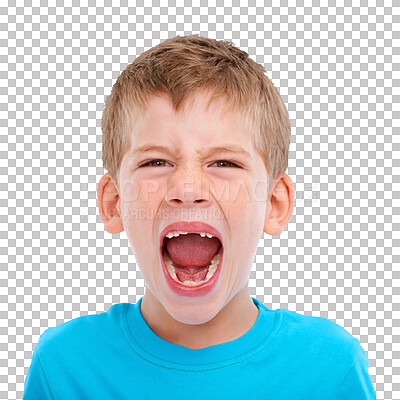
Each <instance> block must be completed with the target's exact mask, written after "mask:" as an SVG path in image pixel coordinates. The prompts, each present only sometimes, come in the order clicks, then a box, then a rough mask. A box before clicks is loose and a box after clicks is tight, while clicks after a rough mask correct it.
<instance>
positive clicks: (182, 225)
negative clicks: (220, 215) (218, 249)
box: [160, 221, 223, 249]
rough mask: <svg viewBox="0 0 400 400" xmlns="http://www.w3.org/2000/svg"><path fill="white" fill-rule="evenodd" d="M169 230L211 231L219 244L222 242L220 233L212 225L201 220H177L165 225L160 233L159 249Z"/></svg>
mask: <svg viewBox="0 0 400 400" xmlns="http://www.w3.org/2000/svg"><path fill="white" fill-rule="evenodd" d="M171 231H184V232H188V233H201V232H205V233H211V235H213V236H216V237H217V238H218V239H219V241H220V242H221V244H223V242H222V235H221V233H220V232H219V231H218V230H217V229H216V228H214V227H213V226H211V225H209V224H206V223H204V222H201V221H178V222H174V223H173V224H170V225H168V226H166V227H165V228H164V229H163V230H162V231H161V233H160V249H162V245H163V241H164V238H165V236H166V234H167V233H168V232H171Z"/></svg>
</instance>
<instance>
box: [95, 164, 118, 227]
mask: <svg viewBox="0 0 400 400" xmlns="http://www.w3.org/2000/svg"><path fill="white" fill-rule="evenodd" d="M97 199H98V201H99V211H100V218H101V220H102V221H103V224H104V226H105V230H106V231H107V232H108V233H120V232H122V231H123V230H124V226H123V225H122V218H121V209H120V196H119V193H118V189H117V186H116V185H115V183H114V181H113V179H112V178H111V175H110V173H109V172H107V173H106V174H105V175H103V176H102V177H101V179H100V182H99V185H98V187H97Z"/></svg>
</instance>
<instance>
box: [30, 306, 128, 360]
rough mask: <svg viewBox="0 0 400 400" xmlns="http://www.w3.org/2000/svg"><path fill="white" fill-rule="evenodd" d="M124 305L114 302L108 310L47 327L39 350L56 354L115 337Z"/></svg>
mask: <svg viewBox="0 0 400 400" xmlns="http://www.w3.org/2000/svg"><path fill="white" fill-rule="evenodd" d="M124 305H125V303H119V304H114V305H113V306H111V307H110V308H109V309H108V311H106V312H102V313H100V314H89V315H83V316H81V317H77V318H74V319H72V320H70V321H66V322H64V323H62V324H60V325H57V326H55V327H51V328H47V329H46V330H45V331H44V332H43V333H42V334H41V335H40V338H39V342H38V344H37V347H38V350H40V352H41V353H42V352H45V353H49V352H50V353H53V354H54V353H58V352H59V351H65V350H67V349H74V348H79V349H82V348H84V347H85V346H88V345H90V344H93V342H94V341H99V340H104V339H107V338H109V337H115V334H116V333H117V332H118V327H119V316H120V313H121V311H122V310H123V307H124Z"/></svg>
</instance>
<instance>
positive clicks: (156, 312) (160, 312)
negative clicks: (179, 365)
mask: <svg viewBox="0 0 400 400" xmlns="http://www.w3.org/2000/svg"><path fill="white" fill-rule="evenodd" d="M140 311H141V313H142V315H143V318H144V320H145V321H146V323H147V325H149V327H150V329H151V330H152V331H153V332H154V333H155V334H156V335H157V336H159V337H160V338H161V339H164V340H166V341H167V342H170V343H174V344H178V345H180V346H185V347H188V348H190V349H202V348H204V347H209V346H214V345H217V344H221V343H225V342H229V341H232V340H235V339H237V338H239V337H241V336H243V335H244V334H245V333H246V332H247V331H249V330H250V329H251V327H252V326H253V325H254V323H255V322H256V320H257V317H258V312H259V311H258V308H257V306H256V305H255V304H254V303H253V300H252V299H251V297H250V295H249V294H248V288H247V285H245V287H243V289H242V290H241V291H240V292H239V293H238V294H237V295H236V296H235V297H233V298H232V300H231V301H230V302H229V303H228V304H227V305H226V306H225V307H224V308H223V309H222V310H221V311H220V312H219V313H218V314H217V315H216V316H215V317H214V318H213V319H212V320H210V321H208V322H206V323H204V324H200V325H188V324H183V323H181V322H179V321H176V320H175V319H174V318H172V317H171V315H169V314H168V312H167V311H166V310H165V308H164V307H163V305H162V304H161V303H160V302H159V301H158V300H157V299H156V298H155V297H154V296H153V294H152V293H151V292H150V291H149V290H148V289H147V288H146V292H145V295H144V296H143V299H142V302H141V307H140Z"/></svg>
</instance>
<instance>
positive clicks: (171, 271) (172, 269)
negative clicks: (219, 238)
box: [163, 253, 221, 287]
mask: <svg viewBox="0 0 400 400" xmlns="http://www.w3.org/2000/svg"><path fill="white" fill-rule="evenodd" d="M163 257H164V262H165V266H166V267H167V269H168V272H169V274H170V275H171V277H172V279H173V280H174V281H175V282H178V283H180V284H181V285H184V286H189V287H192V286H200V285H202V284H203V283H206V282H208V281H209V280H210V279H211V278H212V276H213V275H214V273H215V271H216V270H217V267H218V265H219V262H220V261H221V254H220V253H218V254H216V255H215V256H214V257H213V258H212V260H211V264H210V265H209V266H208V272H207V275H206V277H205V278H204V280H202V281H199V282H195V281H185V282H181V281H180V280H179V279H178V277H177V276H176V271H175V267H174V264H173V262H172V260H171V259H170V258H169V256H168V254H167V253H163Z"/></svg>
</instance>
